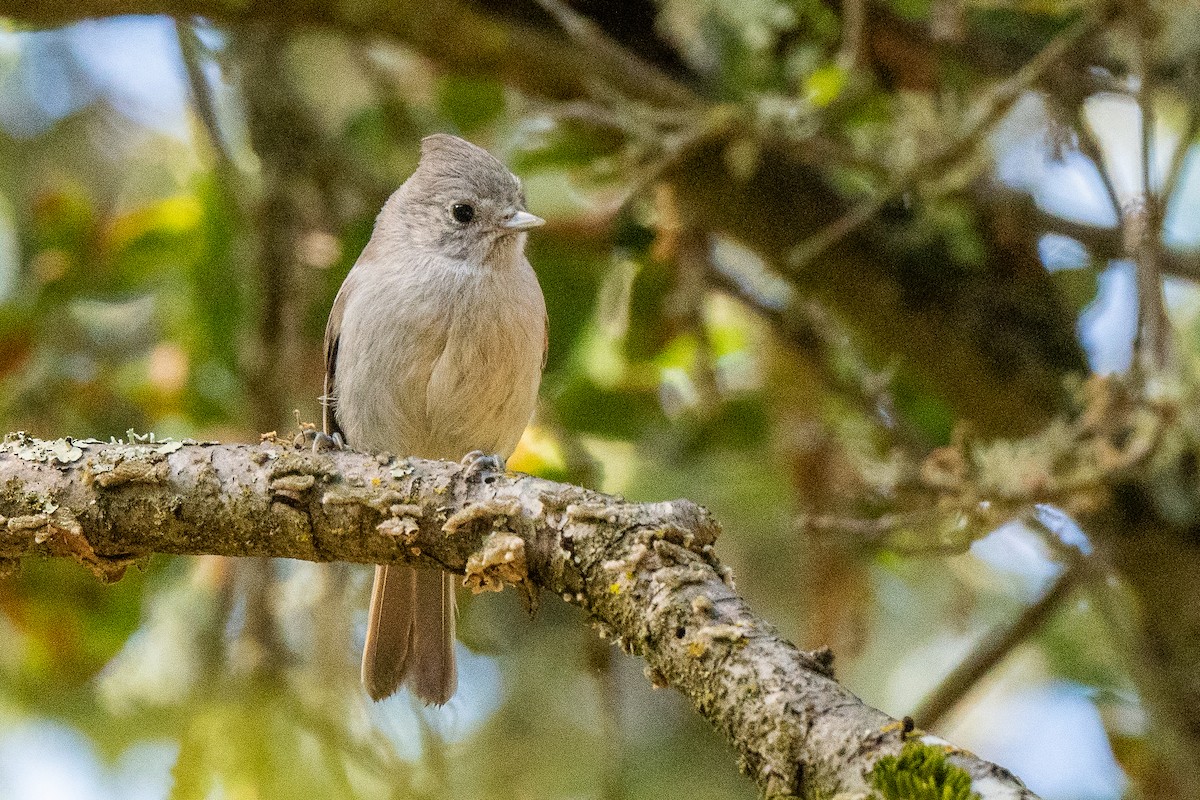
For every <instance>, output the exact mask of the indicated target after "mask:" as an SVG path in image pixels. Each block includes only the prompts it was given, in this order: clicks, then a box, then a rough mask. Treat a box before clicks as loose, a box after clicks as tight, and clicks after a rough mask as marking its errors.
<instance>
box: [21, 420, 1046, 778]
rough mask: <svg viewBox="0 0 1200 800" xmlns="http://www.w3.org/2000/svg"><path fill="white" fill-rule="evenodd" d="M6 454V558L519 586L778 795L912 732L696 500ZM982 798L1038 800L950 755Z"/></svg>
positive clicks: (58, 446)
mask: <svg viewBox="0 0 1200 800" xmlns="http://www.w3.org/2000/svg"><path fill="white" fill-rule="evenodd" d="M2 451H3V452H0V486H2V487H3V491H2V492H0V515H3V524H2V526H0V559H8V560H12V559H17V558H20V557H22V556H27V555H44V556H71V557H74V558H76V559H78V560H80V561H82V562H84V563H85V564H87V565H89V566H90V567H91V568H92V569H94V570H95V571H96V572H97V573H98V574H99V575H101V576H102V577H104V578H108V579H113V578H116V577H119V575H120V573H121V572H122V571H123V569H124V567H125V565H126V564H128V563H130V562H131V561H135V560H139V559H144V558H146V557H148V556H149V555H151V554H153V553H174V554H180V555H199V554H217V555H224V556H275V557H283V558H299V559H305V560H309V561H335V560H339V561H351V562H359V563H365V564H371V563H406V564H410V565H413V566H417V567H430V568H432V567H436V568H438V569H447V570H450V571H453V572H457V573H463V574H465V575H466V580H465V583H466V584H467V585H469V586H472V587H473V588H474V589H475V590H476V591H483V590H487V589H494V590H495V589H499V588H500V587H501V586H502V585H503V584H504V583H512V584H515V585H516V586H517V588H518V589H519V590H520V591H522V592H523V593H525V594H526V596H527V597H529V598H530V599H532V598H534V597H535V596H536V592H537V590H539V589H546V590H549V591H551V592H553V593H555V594H556V595H559V596H560V597H563V598H564V599H565V600H567V601H568V602H571V603H574V604H576V605H579V606H581V607H582V608H584V609H586V610H587V611H588V612H589V613H590V614H591V615H592V616H593V618H594V619H595V620H596V622H597V623H598V625H599V627H600V628H601V630H602V631H605V632H607V633H609V634H611V635H613V636H615V637H616V638H617V640H618V642H619V643H620V644H621V645H622V647H623V648H624V649H625V650H627V651H628V652H631V653H636V654H638V655H640V656H641V657H642V658H644V659H645V661H646V672H647V675H648V676H649V677H650V680H651V681H652V682H653V683H654V684H655V685H656V686H668V685H669V686H674V687H675V688H677V689H679V691H681V692H682V693H683V694H684V695H686V696H687V697H688V698H689V699H690V700H691V701H692V703H693V705H694V706H695V707H696V709H697V710H698V711H699V712H700V713H701V714H702V715H703V716H704V717H705V718H706V719H708V721H709V722H710V723H711V724H712V725H713V726H714V727H716V728H717V729H718V730H720V731H721V732H722V733H723V734H724V735H725V737H726V738H727V739H728V741H729V742H730V743H731V744H732V745H733V747H734V748H735V749H736V751H737V753H738V756H739V763H740V764H741V766H742V769H743V771H744V772H746V774H748V775H749V776H750V777H751V778H752V779H753V780H754V781H755V782H756V783H757V784H758V786H759V788H760V790H761V791H762V792H763V794H764V795H765V796H767V797H791V796H805V797H814V796H832V795H834V794H839V796H846V797H860V796H866V795H867V794H868V791H869V788H868V785H867V777H866V776H867V775H869V774H870V772H871V770H872V768H873V766H874V764H875V763H876V761H877V760H878V759H879V758H881V757H882V756H884V755H888V754H896V753H898V752H899V751H900V749H901V745H902V739H903V735H902V733H901V726H900V725H899V723H896V722H895V720H892V719H891V718H889V717H888V716H887V715H885V714H883V713H882V712H880V711H877V710H875V709H873V708H871V707H869V706H866V705H864V704H863V703H862V702H861V701H859V700H858V699H857V698H856V697H854V696H853V695H852V694H850V692H848V691H847V690H846V689H844V688H843V687H842V686H841V685H839V684H838V683H837V682H836V681H834V680H833V679H832V677H831V676H830V668H829V656H828V653H827V652H826V653H824V654H823V653H804V652H801V651H800V650H798V649H796V647H795V646H793V645H792V644H790V643H789V642H787V641H785V640H783V639H782V638H781V637H780V636H779V634H778V633H777V632H776V631H775V629H774V628H773V627H772V626H771V625H770V624H768V623H767V622H766V621H765V620H763V619H762V618H760V617H758V616H756V615H755V614H754V613H753V612H752V611H751V610H750V609H749V608H748V606H747V605H746V603H745V602H744V601H743V600H742V599H741V598H740V597H738V596H737V595H736V594H735V593H734V590H733V587H732V579H731V577H730V573H729V570H728V569H727V568H724V567H722V566H721V565H720V564H719V563H718V562H717V560H716V558H715V557H714V555H713V547H712V546H713V543H714V542H715V540H716V537H717V534H718V532H719V527H718V525H717V524H716V523H715V522H714V521H713V520H712V519H711V518H710V517H709V516H708V514H707V512H706V511H705V510H704V509H702V508H700V507H698V506H696V505H695V504H693V503H691V502H689V501H687V500H676V501H671V502H663V503H643V504H638V503H628V502H625V501H623V500H620V499H618V498H614V497H609V496H606V495H602V494H599V493H597V492H592V491H589V490H586V489H582V488H579V487H576V486H571V485H568V484H561V483H552V482H550V481H545V480H540V479H538V478H532V477H529V476H524V475H516V474H512V473H504V474H495V473H488V472H484V473H482V474H475V475H471V474H469V471H468V470H466V469H464V468H462V467H460V466H458V465H456V464H451V463H447V462H438V461H421V460H415V459H396V458H393V457H391V456H388V455H380V456H373V455H364V454H361V453H355V452H350V451H344V452H336V453H331V454H322V455H313V454H312V453H311V452H309V451H308V449H307V448H298V447H295V446H293V445H291V444H286V443H281V442H279V441H275V440H271V441H265V442H263V443H262V444H260V445H218V444H198V443H189V444H181V443H179V442H170V443H161V442H157V443H156V442H136V443H131V444H123V443H117V444H102V443H99V442H91V441H89V442H72V441H69V440H59V441H57V442H41V441H38V440H35V439H32V438H29V437H25V436H23V435H19V434H18V435H11V436H9V437H8V438H7V439H6V440H5V443H4V445H3V448H2ZM948 751H949V753H950V756H949V758H950V760H951V761H952V763H954V764H955V765H957V766H959V767H961V768H962V769H964V770H966V771H967V772H968V773H969V774H970V775H971V777H972V778H973V789H974V790H975V791H976V792H978V793H979V794H980V796H981V797H982V798H985V800H986V798H993V797H996V798H999V797H1004V798H1026V799H1028V798H1033V797H1034V796H1033V795H1032V794H1031V793H1030V792H1029V791H1028V790H1027V789H1025V788H1024V786H1023V785H1022V784H1021V783H1020V781H1019V780H1017V779H1016V778H1014V777H1013V776H1012V775H1010V774H1009V773H1008V772H1007V771H1005V770H1004V769H1002V768H1000V767H997V766H995V765H993V764H989V763H987V762H985V761H982V760H980V759H978V758H976V757H974V756H972V755H970V754H968V753H966V752H963V751H960V750H957V749H955V748H948Z"/></svg>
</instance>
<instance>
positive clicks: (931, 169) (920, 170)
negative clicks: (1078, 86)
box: [787, 12, 1100, 270]
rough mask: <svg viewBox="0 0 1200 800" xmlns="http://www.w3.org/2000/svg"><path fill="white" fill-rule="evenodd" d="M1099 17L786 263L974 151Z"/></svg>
mask: <svg viewBox="0 0 1200 800" xmlns="http://www.w3.org/2000/svg"><path fill="white" fill-rule="evenodd" d="M1099 22H1100V17H1099V15H1098V14H1096V13H1094V12H1093V13H1091V14H1088V15H1087V16H1085V17H1084V18H1083V19H1081V20H1079V21H1078V22H1077V23H1075V24H1074V25H1072V26H1071V27H1070V28H1068V29H1067V30H1065V31H1063V32H1062V33H1060V34H1059V35H1058V36H1056V37H1055V38H1054V40H1053V41H1051V42H1050V44H1048V45H1046V46H1045V47H1044V48H1043V49H1042V51H1041V52H1040V53H1038V54H1037V55H1036V56H1034V57H1033V58H1031V59H1030V60H1029V61H1028V62H1027V63H1026V64H1025V65H1024V66H1023V67H1021V69H1019V70H1017V72H1015V73H1013V75H1012V76H1011V77H1010V78H1009V79H1008V80H1006V81H1004V82H1003V83H1001V84H999V85H998V86H996V87H995V88H994V89H993V90H992V91H991V92H989V93H988V94H987V95H986V96H985V97H984V99H983V100H982V101H980V102H979V103H978V104H977V106H976V108H975V109H974V111H973V112H972V113H971V114H969V115H968V117H969V118H971V119H972V120H973V121H971V122H970V123H969V124H968V126H967V129H966V130H965V131H964V132H963V133H962V134H961V135H960V136H958V137H957V138H956V139H955V140H954V141H952V142H950V143H949V144H948V145H946V146H944V147H942V148H941V149H940V150H939V151H938V152H936V153H934V155H933V156H931V157H930V158H928V159H925V160H923V161H922V162H921V163H919V164H917V165H915V166H913V167H909V168H907V169H905V170H904V171H903V172H902V173H901V174H900V175H899V176H898V177H897V179H896V180H895V182H894V183H893V184H892V186H890V187H889V188H887V189H885V190H884V191H883V192H881V193H880V194H878V195H876V196H875V197H872V198H870V199H869V200H865V201H863V202H862V203H860V204H859V205H857V206H856V207H855V208H853V209H851V210H850V211H849V212H847V213H846V214H844V215H843V216H842V217H841V218H840V219H838V220H836V221H834V222H832V223H830V224H829V225H827V226H826V227H825V228H823V229H822V230H820V231H818V232H817V233H815V234H813V235H812V236H811V237H809V238H808V239H806V240H805V241H803V242H801V243H800V244H799V245H797V246H796V247H795V248H793V250H792V252H791V253H790V254H789V255H788V258H787V263H788V265H789V266H790V267H791V268H792V269H793V270H798V269H801V268H803V266H804V265H805V264H808V263H811V262H812V261H814V260H815V259H817V258H819V257H820V256H821V255H823V254H824V253H825V252H826V251H828V250H829V249H830V248H832V247H833V246H834V245H836V244H837V243H838V242H840V241H841V240H842V239H843V238H845V237H846V236H847V235H849V234H850V233H852V232H853V231H855V230H857V229H858V228H859V227H861V226H862V225H864V224H865V223H866V222H868V221H869V220H871V219H872V218H873V217H875V215H876V214H878V213H879V211H880V209H882V208H883V207H884V206H885V205H886V204H887V203H888V202H889V201H891V200H892V199H893V198H895V197H897V196H899V195H901V194H903V193H904V192H907V191H910V190H911V189H912V188H914V187H915V186H916V185H917V184H918V183H920V182H921V181H923V180H926V176H927V175H929V174H941V173H943V172H944V171H946V170H948V169H950V168H951V167H953V166H954V165H956V164H958V163H959V162H960V161H961V160H962V159H963V158H965V157H966V156H968V155H970V154H971V153H973V152H975V150H976V148H977V147H978V146H979V144H980V142H981V141H982V140H983V138H984V137H985V136H986V135H987V134H988V132H989V131H991V129H992V128H993V127H994V126H995V125H996V123H998V122H999V121H1000V120H1001V119H1002V118H1003V117H1004V115H1005V114H1007V113H1008V111H1009V109H1011V108H1012V106H1013V104H1014V103H1016V102H1017V100H1018V99H1020V97H1021V96H1022V95H1023V94H1024V93H1025V92H1026V91H1028V90H1029V88H1030V87H1031V86H1033V85H1034V84H1035V83H1036V82H1037V81H1038V80H1039V79H1040V78H1041V77H1042V76H1043V75H1044V74H1045V72H1046V70H1048V69H1049V68H1050V67H1052V66H1054V65H1055V64H1057V63H1058V62H1059V60H1060V59H1062V57H1063V56H1065V55H1066V53H1067V51H1068V50H1069V49H1070V48H1071V47H1072V46H1073V45H1074V44H1075V43H1076V42H1078V41H1079V40H1080V39H1081V38H1083V37H1084V36H1086V35H1088V34H1089V33H1091V32H1092V31H1093V30H1094V28H1095V27H1096V25H1097V24H1099Z"/></svg>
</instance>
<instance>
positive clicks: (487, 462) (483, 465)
mask: <svg viewBox="0 0 1200 800" xmlns="http://www.w3.org/2000/svg"><path fill="white" fill-rule="evenodd" d="M459 463H460V464H462V465H463V466H464V467H466V470H465V473H464V474H465V475H466V477H467V478H468V479H470V478H474V477H475V476H476V475H478V474H480V473H481V472H504V459H503V458H501V457H500V456H499V455H498V454H496V453H485V452H483V451H482V450H472V451H471V452H469V453H467V454H466V455H465V456H463V458H462V461H460V462H459Z"/></svg>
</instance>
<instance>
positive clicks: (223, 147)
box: [175, 19, 234, 169]
mask: <svg viewBox="0 0 1200 800" xmlns="http://www.w3.org/2000/svg"><path fill="white" fill-rule="evenodd" d="M175 36H176V38H177V39H178V40H179V52H180V53H181V54H182V56H183V68H184V71H185V72H186V73H187V79H188V89H189V90H190V91H191V95H192V104H193V106H194V107H195V109H196V116H198V117H199V118H200V123H201V124H202V125H203V126H204V130H205V131H206V132H207V133H208V138H209V141H210V142H211V143H212V146H213V149H214V150H215V151H216V152H217V158H218V161H219V163H220V166H221V167H222V168H223V169H228V168H230V167H232V166H233V163H234V159H233V154H232V153H231V152H230V151H229V145H228V144H227V143H226V141H225V137H224V136H222V135H221V125H220V121H219V120H218V119H217V108H216V101H215V99H214V98H213V93H212V87H210V86H209V85H208V79H207V78H206V77H205V76H204V69H203V67H202V66H201V62H202V60H203V58H204V53H203V49H204V45H203V43H202V42H201V41H200V38H199V37H198V36H197V35H196V29H195V26H194V25H193V23H191V22H189V21H185V20H182V19H176V20H175Z"/></svg>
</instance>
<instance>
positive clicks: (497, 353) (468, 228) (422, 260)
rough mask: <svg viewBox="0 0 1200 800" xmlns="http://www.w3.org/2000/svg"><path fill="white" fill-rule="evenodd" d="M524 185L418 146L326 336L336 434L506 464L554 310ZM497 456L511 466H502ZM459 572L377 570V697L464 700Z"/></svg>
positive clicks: (441, 149)
mask: <svg viewBox="0 0 1200 800" xmlns="http://www.w3.org/2000/svg"><path fill="white" fill-rule="evenodd" d="M541 224H543V220H542V219H540V218H539V217H536V216H534V215H533V214H530V213H529V212H528V211H526V210H525V196H524V191H523V190H522V188H521V182H520V181H519V180H518V179H517V178H516V176H514V175H513V174H512V173H511V172H509V171H508V169H507V168H505V166H504V165H503V164H501V163H500V162H499V161H498V160H497V159H495V158H494V157H493V156H491V155H490V154H489V153H488V152H487V151H485V150H483V149H481V148H479V147H476V146H475V145H473V144H471V143H469V142H466V141H463V140H462V139H459V138H458V137H455V136H449V135H446V134H436V135H433V136H428V137H426V138H425V139H423V140H422V141H421V158H420V161H419V163H418V165H417V169H416V171H415V172H414V173H413V174H412V175H411V176H410V177H409V179H408V180H407V181H405V182H404V185H403V186H401V187H400V188H399V189H397V190H396V192H395V193H393V194H392V196H391V197H390V198H388V200H387V202H386V203H385V204H384V206H383V210H382V211H380V212H379V216H378V217H377V218H376V220H375V230H374V232H373V233H372V235H371V240H370V241H369V242H368V243H367V246H366V248H364V249H363V252H362V255H360V256H359V258H358V261H357V262H356V263H355V264H354V267H353V268H352V269H351V270H350V272H349V274H347V276H346V279H345V281H344V282H343V283H342V287H341V289H340V290H339V291H338V294H337V298H336V299H335V300H334V302H333V308H332V310H331V311H330V312H329V324H328V326H327V327H326V330H325V413H324V428H325V432H326V434H328V435H330V436H333V435H334V434H340V436H341V438H342V440H343V441H344V442H345V443H346V444H347V445H349V446H351V447H354V448H356V449H359V450H368V451H372V450H374V451H379V450H386V451H389V452H393V453H398V454H402V455H406V456H416V457H420V458H436V459H451V460H458V459H461V458H464V456H468V457H470V458H479V457H480V456H482V454H494V455H495V456H497V457H498V458H499V459H501V460H505V459H507V458H508V457H509V456H510V455H511V454H512V452H513V450H514V449H515V448H516V446H517V441H518V440H519V439H520V438H521V434H522V432H523V431H524V430H525V426H526V425H528V423H529V420H530V418H531V417H532V415H533V410H534V404H535V402H536V400H537V393H538V384H539V383H540V382H541V376H542V367H543V365H544V364H545V354H546V344H547V339H546V305H545V301H544V299H543V298H542V290H541V287H540V286H539V285H538V281H537V277H536V276H535V275H534V272H533V268H532V267H530V265H529V261H528V260H527V259H526V258H525V253H524V249H525V238H526V234H525V232H526V231H528V230H529V229H530V228H535V227H537V226H539V225H541ZM501 463H502V462H501ZM454 616H455V605H454V584H453V581H452V578H451V576H450V575H449V574H448V573H442V572H435V571H432V570H414V569H411V568H408V567H401V566H377V567H376V568H375V584H374V586H373V588H372V590H371V606H370V611H369V614H368V618H367V639H366V647H365V648H364V650H363V661H362V682H363V685H364V686H365V687H366V690H367V693H368V694H370V695H371V697H372V698H374V699H376V700H380V699H382V698H384V697H387V696H388V695H390V694H392V693H393V692H395V691H396V690H397V689H398V688H399V687H400V685H401V684H402V683H404V682H408V684H409V685H410V687H411V689H412V691H413V693H414V694H416V695H417V696H418V697H420V698H421V699H422V700H424V701H425V702H427V703H436V704H438V705H441V704H442V703H445V702H446V701H447V700H449V699H450V697H451V696H452V695H453V694H454V691H455V689H456V687H457V685H458V674H457V670H456V668H455V664H454Z"/></svg>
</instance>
